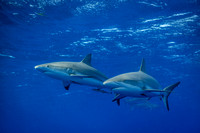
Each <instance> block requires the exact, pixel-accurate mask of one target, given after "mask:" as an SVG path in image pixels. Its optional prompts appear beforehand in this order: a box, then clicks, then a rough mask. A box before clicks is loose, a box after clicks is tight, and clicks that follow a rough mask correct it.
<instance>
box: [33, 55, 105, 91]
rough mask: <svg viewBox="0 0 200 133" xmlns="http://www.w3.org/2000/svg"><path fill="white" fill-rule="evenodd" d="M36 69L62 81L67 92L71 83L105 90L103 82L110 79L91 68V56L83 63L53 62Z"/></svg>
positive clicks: (38, 66)
mask: <svg viewBox="0 0 200 133" xmlns="http://www.w3.org/2000/svg"><path fill="white" fill-rule="evenodd" d="M35 69H36V70H38V71H40V72H42V73H44V74H45V75H47V76H49V77H52V78H55V79H58V80H62V81H63V85H64V87H65V89H66V90H68V89H69V87H70V84H71V83H75V84H81V85H88V86H94V87H97V88H103V82H104V81H105V80H106V79H108V78H107V77H106V76H105V75H104V74H102V73H101V72H99V71H98V70H96V69H95V68H93V67H92V66H91V54H88V55H87V56H86V57H85V58H84V59H83V60H82V61H81V62H52V63H47V64H41V65H37V66H35Z"/></svg>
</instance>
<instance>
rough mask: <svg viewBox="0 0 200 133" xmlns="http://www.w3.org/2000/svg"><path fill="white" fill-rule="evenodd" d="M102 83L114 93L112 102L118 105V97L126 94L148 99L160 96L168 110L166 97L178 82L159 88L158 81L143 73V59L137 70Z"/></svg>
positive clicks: (120, 97)
mask: <svg viewBox="0 0 200 133" xmlns="http://www.w3.org/2000/svg"><path fill="white" fill-rule="evenodd" d="M103 84H104V85H105V87H107V88H111V89H112V91H113V92H114V93H116V96H115V98H114V99H113V102H114V101H117V103H118V105H119V104H120V99H122V98H124V97H127V96H128V97H140V98H149V99H150V98H152V97H156V96H159V97H162V99H163V102H164V104H165V106H166V108H167V110H169V105H168V97H169V95H170V93H171V92H172V91H173V89H174V88H175V87H177V86H178V85H179V84H180V82H177V83H175V84H173V85H170V86H168V87H166V88H164V89H163V90H161V89H160V84H159V83H158V81H157V80H156V79H154V78H153V77H152V76H150V75H148V74H146V73H145V61H144V59H143V60H142V64H141V66H140V70H139V71H138V72H130V73H125V74H121V75H118V76H115V77H113V78H110V79H108V80H106V81H105V82H104V83H103Z"/></svg>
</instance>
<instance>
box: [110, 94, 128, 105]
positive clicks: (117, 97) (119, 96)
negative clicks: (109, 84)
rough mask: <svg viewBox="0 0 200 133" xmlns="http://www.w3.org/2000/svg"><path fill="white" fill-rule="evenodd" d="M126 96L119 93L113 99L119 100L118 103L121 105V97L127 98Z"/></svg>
mask: <svg viewBox="0 0 200 133" xmlns="http://www.w3.org/2000/svg"><path fill="white" fill-rule="evenodd" d="M125 97H126V96H124V95H121V94H117V95H116V96H115V98H114V99H113V100H112V102H114V101H117V105H120V99H122V98H125Z"/></svg>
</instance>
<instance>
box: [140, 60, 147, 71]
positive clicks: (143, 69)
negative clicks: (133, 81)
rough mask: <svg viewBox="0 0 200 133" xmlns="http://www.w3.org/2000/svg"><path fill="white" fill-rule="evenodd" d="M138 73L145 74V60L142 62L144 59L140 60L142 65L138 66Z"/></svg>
mask: <svg viewBox="0 0 200 133" xmlns="http://www.w3.org/2000/svg"><path fill="white" fill-rule="evenodd" d="M140 71H142V72H146V66H145V60H144V58H143V59H142V63H141V66H140Z"/></svg>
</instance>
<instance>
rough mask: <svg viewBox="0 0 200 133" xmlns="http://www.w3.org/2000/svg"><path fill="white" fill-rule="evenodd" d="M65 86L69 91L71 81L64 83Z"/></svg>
mask: <svg viewBox="0 0 200 133" xmlns="http://www.w3.org/2000/svg"><path fill="white" fill-rule="evenodd" d="M63 85H64V87H65V90H69V87H70V82H69V81H63Z"/></svg>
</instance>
